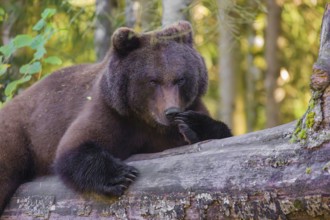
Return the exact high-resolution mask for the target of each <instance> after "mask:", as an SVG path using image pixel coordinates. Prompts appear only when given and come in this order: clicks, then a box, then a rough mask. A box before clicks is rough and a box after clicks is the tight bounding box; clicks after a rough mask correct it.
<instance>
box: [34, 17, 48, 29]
mask: <svg viewBox="0 0 330 220" xmlns="http://www.w3.org/2000/svg"><path fill="white" fill-rule="evenodd" d="M45 25H46V21H45V20H44V19H40V20H39V21H38V22H37V23H36V24H35V25H34V26H33V28H32V30H34V31H40V30H41V29H42V28H43V27H44V26H45Z"/></svg>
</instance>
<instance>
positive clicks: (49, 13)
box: [41, 8, 56, 19]
mask: <svg viewBox="0 0 330 220" xmlns="http://www.w3.org/2000/svg"><path fill="white" fill-rule="evenodd" d="M54 14H56V9H53V8H46V9H45V10H44V11H43V12H42V14H41V17H42V18H43V19H47V18H50V17H52V16H53V15H54Z"/></svg>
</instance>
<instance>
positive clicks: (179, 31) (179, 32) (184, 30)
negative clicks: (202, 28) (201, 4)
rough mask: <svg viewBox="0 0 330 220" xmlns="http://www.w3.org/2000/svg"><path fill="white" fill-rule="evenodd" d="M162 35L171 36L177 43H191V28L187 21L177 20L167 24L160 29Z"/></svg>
mask: <svg viewBox="0 0 330 220" xmlns="http://www.w3.org/2000/svg"><path fill="white" fill-rule="evenodd" d="M162 32H163V33H162V34H161V35H163V36H164V37H173V40H175V41H177V42H179V43H185V44H189V45H190V46H192V45H193V30H192V27H191V24H190V23H189V22H188V21H179V22H177V23H175V24H172V25H170V26H167V27H165V28H164V29H163V31H162Z"/></svg>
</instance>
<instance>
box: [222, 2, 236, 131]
mask: <svg viewBox="0 0 330 220" xmlns="http://www.w3.org/2000/svg"><path fill="white" fill-rule="evenodd" d="M234 4H235V3H234V2H232V1H228V0H225V1H222V0H219V9H220V11H219V23H220V24H219V25H220V30H219V31H220V38H219V54H220V56H219V59H220V60H219V65H220V67H219V79H220V80H219V83H220V84H219V88H220V90H219V92H220V97H221V98H220V104H219V105H220V108H219V118H220V119H221V120H222V121H223V122H225V123H226V124H227V125H228V126H229V127H230V128H232V127H233V114H234V110H235V97H236V89H235V86H236V79H235V78H236V65H237V63H236V62H235V61H236V56H237V51H236V49H237V42H236V39H235V36H234V32H233V30H232V26H233V25H235V24H233V23H232V19H230V12H231V10H232V8H233V7H234Z"/></svg>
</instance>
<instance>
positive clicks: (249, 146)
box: [2, 123, 330, 219]
mask: <svg viewBox="0 0 330 220" xmlns="http://www.w3.org/2000/svg"><path fill="white" fill-rule="evenodd" d="M293 127H294V124H293V123H291V124H287V125H284V126H281V127H277V128H273V129H269V130H264V131H261V132H256V133H251V134H248V135H243V136H238V137H234V138H230V139H224V140H213V141H207V142H204V143H199V144H195V145H191V146H186V147H182V148H177V149H172V150H168V151H165V152H162V153H159V154H150V155H136V156H135V157H132V158H131V159H130V160H131V162H129V164H130V165H133V166H135V167H137V168H138V169H139V170H140V172H141V176H140V177H139V178H138V180H137V181H136V182H135V183H134V184H133V185H132V186H131V187H130V188H129V190H128V192H127V193H126V194H125V195H124V196H122V197H120V198H119V199H116V198H107V199H106V198H101V197H97V196H95V195H79V194H76V193H74V192H73V191H71V190H70V189H68V188H66V187H65V186H64V185H63V184H62V183H61V182H60V181H59V180H58V179H57V178H56V177H44V178H40V179H36V180H35V181H34V182H30V183H26V184H24V185H22V186H21V187H20V188H19V190H18V191H17V192H16V194H15V195H14V197H13V198H12V200H11V203H10V204H9V206H8V207H7V209H6V210H5V212H4V215H3V216H2V219H10V218H13V217H15V218H16V219H31V218H50V219H82V218H83V219H86V218H87V217H88V218H90V219H97V218H101V217H108V218H109V219H248V218H251V219H252V218H255V219H265V218H266V219H289V218H290V219H322V218H323V219H329V218H330V194H329V183H330V171H329V170H330V163H329V161H330V144H326V145H324V146H323V147H322V148H319V149H317V150H306V149H304V148H301V147H300V145H298V144H290V143H289V138H290V131H292V130H293Z"/></svg>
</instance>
